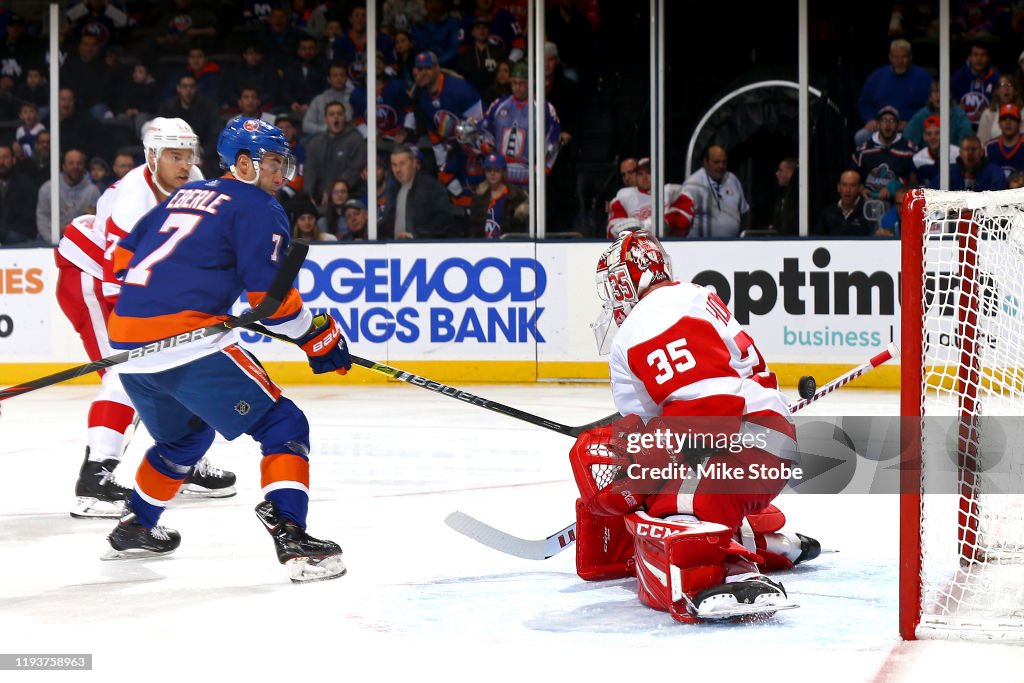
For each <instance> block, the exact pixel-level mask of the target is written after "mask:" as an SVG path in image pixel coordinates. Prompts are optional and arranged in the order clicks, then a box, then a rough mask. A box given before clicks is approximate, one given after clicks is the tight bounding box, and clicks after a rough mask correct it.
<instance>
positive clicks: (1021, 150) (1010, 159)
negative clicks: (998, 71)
mask: <svg viewBox="0 0 1024 683" xmlns="http://www.w3.org/2000/svg"><path fill="white" fill-rule="evenodd" d="M999 130H1000V131H1001V135H1000V136H999V137H997V138H996V139H995V140H989V142H988V144H987V145H985V156H986V157H988V160H989V161H991V162H992V163H994V164H995V165H996V166H998V167H999V168H1001V169H1002V170H1003V175H1005V176H1006V177H1007V178H1009V177H1010V174H1011V173H1013V172H1014V171H1020V170H1024V140H1022V139H1021V134H1020V107H1018V106H1017V105H1016V104H1004V105H1003V106H1002V107H1000V108H999Z"/></svg>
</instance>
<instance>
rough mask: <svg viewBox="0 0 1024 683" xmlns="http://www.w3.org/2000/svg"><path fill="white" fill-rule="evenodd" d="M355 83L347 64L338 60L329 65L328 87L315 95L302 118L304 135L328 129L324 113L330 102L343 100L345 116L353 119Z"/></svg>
mask: <svg viewBox="0 0 1024 683" xmlns="http://www.w3.org/2000/svg"><path fill="white" fill-rule="evenodd" d="M355 87H356V86H355V83H353V82H352V81H351V80H349V77H348V70H347V69H346V68H345V65H344V64H342V63H340V62H336V63H334V64H331V65H330V66H329V67H327V89H326V90H324V91H323V92H321V93H320V94H319V95H317V96H316V97H314V98H313V99H312V100H311V101H310V103H309V109H307V110H306V115H305V116H304V117H303V119H302V135H303V136H304V138H305V139H309V138H311V137H313V136H314V135H318V134H320V133H323V132H324V131H325V130H327V121H326V119H325V118H324V113H325V110H326V108H327V103H328V102H341V103H342V105H344V107H345V118H346V119H347V120H348V121H351V120H352V102H351V99H352V91H353V90H355Z"/></svg>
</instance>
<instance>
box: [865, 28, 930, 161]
mask: <svg viewBox="0 0 1024 683" xmlns="http://www.w3.org/2000/svg"><path fill="white" fill-rule="evenodd" d="M931 82H932V76H931V74H929V73H928V72H927V71H925V70H924V69H922V68H921V67H919V66H917V65H916V64H914V63H913V49H912V48H911V46H910V42H909V41H907V40H904V39H902V38H897V39H896V40H894V41H892V43H890V44H889V63H888V64H887V65H885V66H880V67H878V68H877V69H875V70H874V71H873V72H871V75H870V76H868V78H867V80H866V81H865V82H864V87H863V88H861V91H860V98H859V100H858V105H857V109H858V113H859V114H860V117H861V120H862V121H864V127H863V128H861V129H860V130H859V131H857V134H856V135H855V136H854V138H853V140H854V144H856V145H857V146H860V145H862V144H864V143H865V142H867V140H868V139H869V138H870V137H871V134H872V133H874V132H875V131H877V130H878V128H879V125H880V121H879V120H878V118H877V116H876V115H877V113H878V111H879V110H880V109H881V108H882V107H885V106H887V105H888V106H893V107H895V108H896V110H897V112H898V114H899V118H900V120H904V121H905V120H907V119H909V118H910V117H911V116H913V115H914V112H916V111H917V110H918V109H920V108H921V107H923V106H924V104H925V102H927V101H928V92H929V90H928V89H929V87H930V86H931Z"/></svg>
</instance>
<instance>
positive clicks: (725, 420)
mask: <svg viewBox="0 0 1024 683" xmlns="http://www.w3.org/2000/svg"><path fill="white" fill-rule="evenodd" d="M632 227H635V228H639V227H640V226H639V224H637V225H635V226H632ZM597 283H598V292H599V294H600V295H601V297H602V299H603V300H604V302H605V304H604V309H603V312H602V317H601V318H600V319H599V320H598V322H597V323H595V325H594V331H595V335H596V336H597V338H598V345H599V346H600V347H602V352H610V359H609V365H610V373H611V385H612V393H613V396H614V399H615V405H616V408H618V410H619V412H620V413H621V414H622V415H624V416H626V417H625V418H623V419H622V420H619V421H618V422H616V423H615V424H612V425H609V426H607V427H601V428H597V429H591V430H589V431H587V432H584V433H583V434H582V435H580V437H579V439H578V440H577V442H576V444H575V445H574V446H573V449H572V453H571V455H570V459H571V462H572V468H573V475H574V476H575V478H576V483H577V485H578V486H579V489H580V499H579V500H578V501H577V505H576V513H577V530H576V534H577V546H576V565H577V572H578V573H579V575H580V577H582V578H584V579H587V580H598V579H611V578H619V577H625V576H631V575H634V574H635V575H636V576H637V579H638V584H639V585H638V594H639V598H640V600H641V602H643V603H644V604H646V605H648V606H649V607H653V608H655V609H659V610H665V611H668V612H669V613H670V614H671V615H672V616H673V617H674V618H676V619H678V620H679V621H683V622H693V621H699V620H703V619H728V618H735V617H743V616H750V615H766V614H771V613H774V612H775V611H778V610H780V609H788V608H791V607H795V606H796V605H795V604H793V603H792V602H791V601H790V600H789V598H788V597H787V595H786V592H785V589H784V588H783V587H782V585H781V584H780V583H778V582H776V581H773V580H771V579H769V578H767V577H766V576H764V575H763V574H761V571H762V570H777V569H787V568H790V567H792V566H793V565H794V564H796V563H798V562H802V561H805V560H808V559H811V558H812V557H816V556H817V554H818V553H819V552H820V547H819V546H818V543H817V542H816V541H814V540H813V539H809V538H807V537H804V536H800V535H798V534H789V533H784V532H781V529H782V526H783V524H784V523H785V518H784V517H783V515H782V513H781V512H780V511H779V510H778V509H777V508H775V507H774V506H772V505H771V501H772V500H773V499H774V498H775V496H776V495H778V493H779V492H780V491H781V490H782V488H783V487H784V486H785V485H786V483H787V481H788V478H789V474H788V472H790V471H791V468H792V467H793V466H794V462H793V459H794V458H796V457H797V450H796V431H795V428H794V425H793V423H792V420H791V419H790V413H789V408H788V405H787V402H786V399H785V397H784V396H783V395H782V393H781V392H779V390H778V386H777V382H776V378H775V375H774V373H772V372H770V371H769V370H768V368H767V366H766V365H765V362H764V359H763V358H762V357H761V354H760V353H759V352H758V350H757V347H756V346H755V345H754V341H753V339H751V338H750V336H749V335H748V334H747V333H746V332H745V331H744V330H743V328H742V327H741V326H740V324H739V323H738V322H737V321H736V320H735V318H734V317H733V316H732V314H731V313H730V312H729V309H728V308H727V307H726V305H725V304H724V303H723V302H722V300H721V299H720V298H719V297H718V296H717V295H716V294H715V293H714V292H713V291H711V290H708V289H705V288H704V287H701V286H699V285H695V284H691V283H686V282H678V281H675V280H674V279H673V277H672V267H671V262H670V260H669V257H668V255H667V254H666V253H665V251H664V249H663V248H662V246H661V244H660V243H659V242H658V240H657V239H656V238H655V237H653V236H652V235H650V234H648V233H647V232H644V231H642V230H629V229H627V230H623V231H622V232H621V233H620V234H619V236H618V239H616V241H615V242H614V244H612V246H611V247H610V248H609V249H608V250H607V251H605V253H604V254H603V255H602V256H601V259H600V261H599V262H598V266H597ZM613 322H614V324H615V326H617V327H618V331H617V333H616V334H615V335H614V337H612V335H611V334H610V332H611V331H612V323H613ZM787 468H789V469H787Z"/></svg>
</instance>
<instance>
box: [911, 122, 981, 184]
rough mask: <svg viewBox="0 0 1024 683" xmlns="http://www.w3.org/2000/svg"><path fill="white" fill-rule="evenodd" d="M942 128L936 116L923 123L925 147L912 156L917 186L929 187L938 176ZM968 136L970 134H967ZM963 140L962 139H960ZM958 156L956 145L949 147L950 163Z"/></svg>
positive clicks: (958, 150)
mask: <svg viewBox="0 0 1024 683" xmlns="http://www.w3.org/2000/svg"><path fill="white" fill-rule="evenodd" d="M941 132H942V126H941V124H940V120H939V117H938V116H929V117H928V118H927V119H925V121H924V142H925V146H924V147H923V148H921V149H919V150H918V151H917V152H916V153H915V154H914V168H915V175H916V176H917V183H918V185H930V184H931V182H932V177H933V176H936V175H938V174H939V162H940V151H939V145H940V144H941ZM967 135H970V133H967ZM960 139H961V140H962V139H963V138H962V137H961V138H960ZM959 156H960V148H959V147H958V146H956V145H952V144H951V145H950V146H949V161H950V163H952V162H954V161H956V160H957V158H958V157H959Z"/></svg>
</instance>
